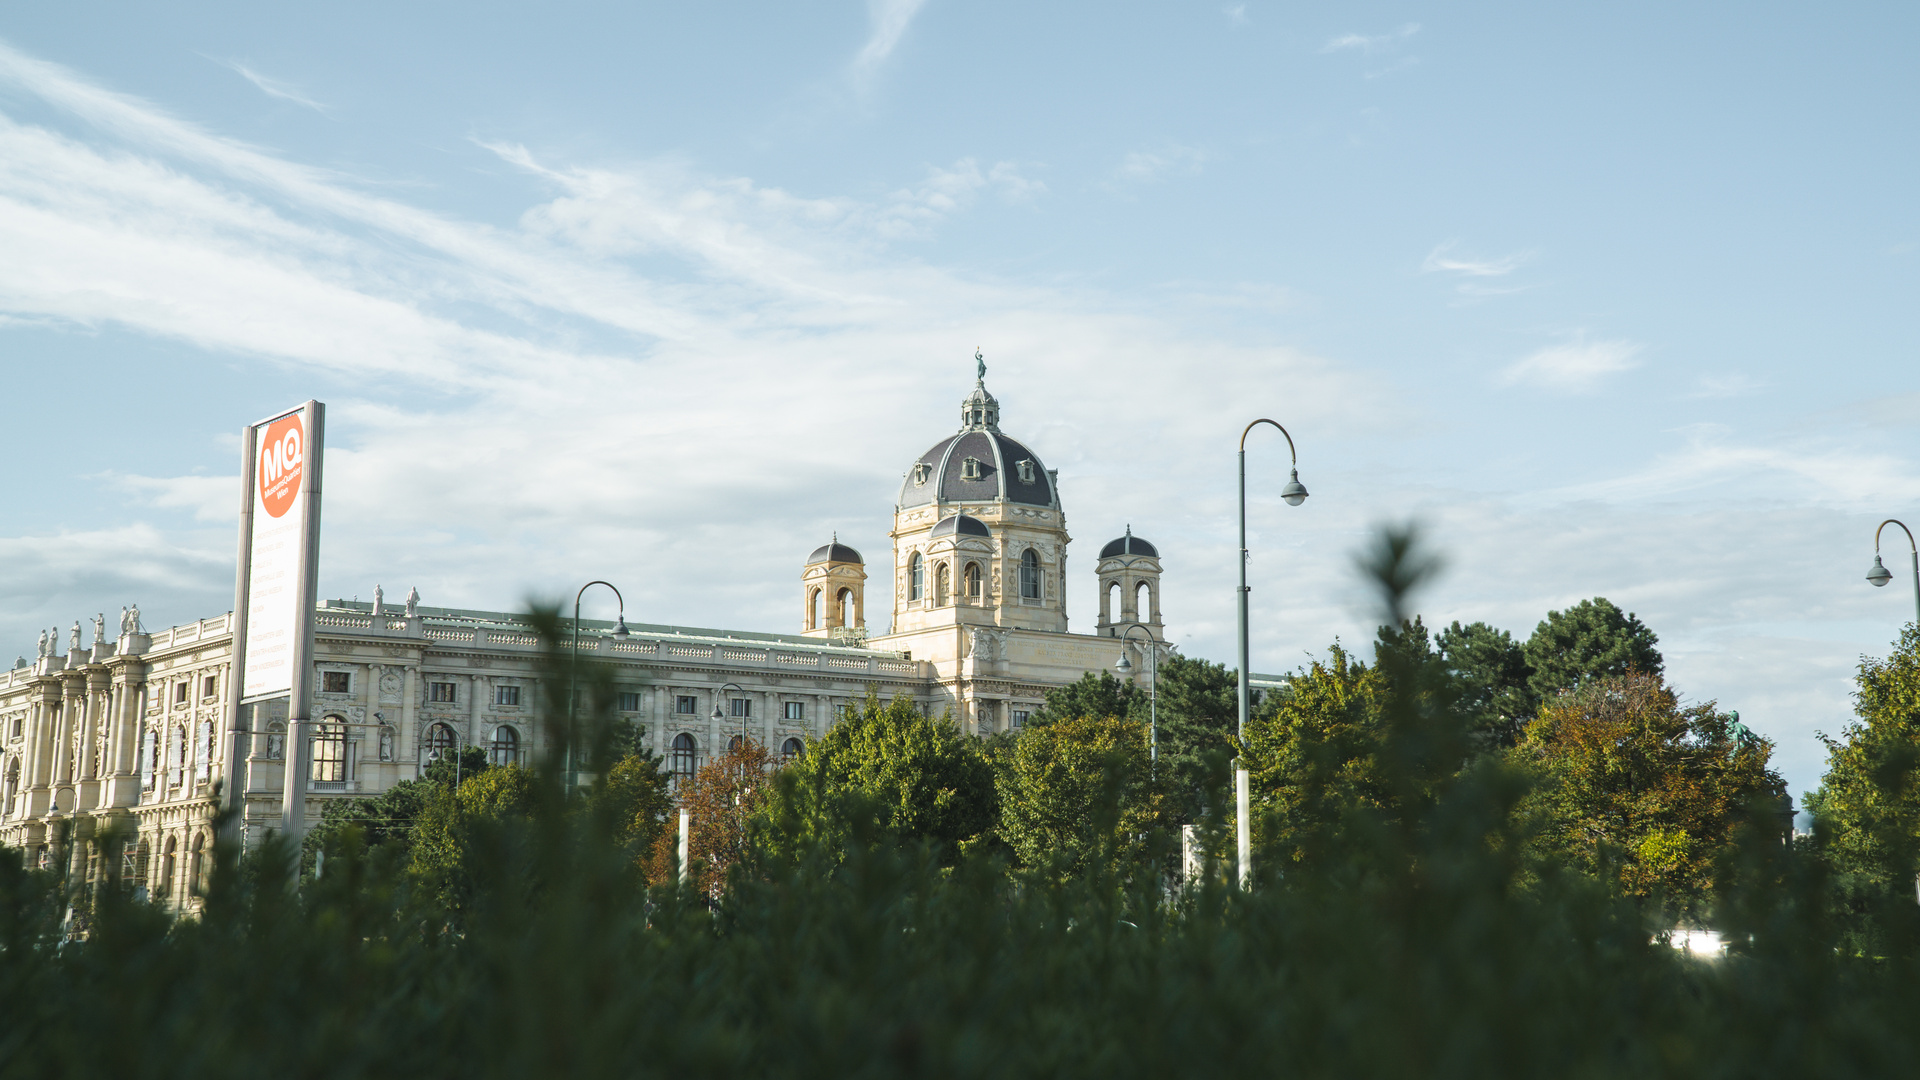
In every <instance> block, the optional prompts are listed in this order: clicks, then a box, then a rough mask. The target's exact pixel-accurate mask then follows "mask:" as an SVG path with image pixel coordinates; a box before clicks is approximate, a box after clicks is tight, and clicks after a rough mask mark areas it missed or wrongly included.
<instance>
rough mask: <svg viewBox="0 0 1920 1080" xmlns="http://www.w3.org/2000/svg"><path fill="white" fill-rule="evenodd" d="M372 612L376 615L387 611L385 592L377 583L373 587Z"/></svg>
mask: <svg viewBox="0 0 1920 1080" xmlns="http://www.w3.org/2000/svg"><path fill="white" fill-rule="evenodd" d="M373 613H374V615H376V616H379V615H385V614H386V613H387V594H386V591H385V590H384V589H382V588H380V586H378V585H375V586H374V587H373Z"/></svg>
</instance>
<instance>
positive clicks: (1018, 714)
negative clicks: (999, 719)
mask: <svg viewBox="0 0 1920 1080" xmlns="http://www.w3.org/2000/svg"><path fill="white" fill-rule="evenodd" d="M1027 716H1028V714H1027V712H1026V711H1025V710H1023V709H1015V710H1013V723H1012V724H1011V725H1009V726H1011V727H1012V728H1013V730H1015V731H1019V730H1020V729H1021V728H1023V727H1026V726H1027Z"/></svg>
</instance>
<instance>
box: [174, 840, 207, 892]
mask: <svg viewBox="0 0 1920 1080" xmlns="http://www.w3.org/2000/svg"><path fill="white" fill-rule="evenodd" d="M206 846H207V838H206V836H205V834H202V835H199V836H195V837H194V838H193V854H191V855H189V856H187V888H186V893H185V895H183V896H181V898H180V899H182V900H186V899H189V898H191V897H194V896H198V895H200V894H202V893H204V892H206V889H207V883H206V881H205V880H204V878H203V877H202V875H203V874H204V873H205V872H206V861H205V860H204V859H203V858H202V856H204V855H205V854H206Z"/></svg>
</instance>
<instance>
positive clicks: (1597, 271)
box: [0, 0, 1920, 793]
mask: <svg viewBox="0 0 1920 1080" xmlns="http://www.w3.org/2000/svg"><path fill="white" fill-rule="evenodd" d="M1917 30H1920V8H1916V7H1914V6H1912V5H1895V4H1881V5H1861V4H1852V5H1849V4H1832V5H1803V4H1802V5H1787V4H1769V3H1762V4H1752V3H1747V4H1724V3H1723V4H1696V5H1681V6H1675V5H1671V4H1652V3H1631V2H1628V3H1609V4H1579V5H1539V4H1518V3H1515V4H1501V3H1477V4H1471V5H1458V4H1379V3H1342V4H1289V5H1277V4H1263V3H1254V2H1249V3H1229V4H1225V5H1223V4H1221V3H1219V2H1217V0H1216V2H1213V3H1117V2H1111V0H1109V2H1105V3H1097V4H1094V3H1087V4H1075V3H1054V4H1033V3H995V2H975V3H968V4H960V3H956V2H952V0H870V2H867V3H860V2H857V0H836V2H789V3H781V4H764V3H763V4H749V3H714V4H701V5H684V4H646V3H622V4H596V3H579V2H566V0H549V2H546V3H542V4H538V5H534V4H507V3H484V2H475V0H468V2H466V3H461V4H452V3H414V4H408V5H394V4H390V3H388V4H374V3H364V4H363V3H330V4H309V5H298V6H296V5H281V4H259V3H251V4H243V3H225V2H202V3H192V2H182V3H176V4H169V5H148V4H132V3H119V4H99V3H80V4H62V5H24V4H10V5H5V6H4V7H0V377H4V380H5V381H4V391H0V394H3V395H4V396H3V397H0V400H4V402H5V403H6V405H7V406H8V407H7V408H6V411H5V417H6V419H5V420H4V421H3V422H0V455H3V460H5V461H6V462H7V464H8V466H9V467H8V468H7V469H6V470H5V472H4V473H3V474H0V508H3V509H0V649H4V650H5V651H6V652H7V653H8V654H9V655H8V657H6V659H11V656H12V655H26V656H31V655H32V653H33V649H34V640H35V637H36V635H37V633H38V631H39V630H40V629H41V628H44V627H50V626H54V625H59V626H62V627H64V626H67V625H69V624H70V623H72V622H73V621H74V620H76V619H84V618H88V617H90V616H91V615H92V614H93V613H95V612H98V611H105V612H108V613H109V614H110V617H111V614H112V613H114V612H115V611H116V610H117V608H118V606H120V605H123V604H128V603H133V602H138V603H139V604H140V606H141V608H142V611H143V612H144V614H145V618H146V621H147V623H148V625H149V626H152V627H162V626H167V625H171V624H175V623H180V622H185V621H188V620H191V619H195V618H200V617H204V616H211V615H216V614H219V613H221V612H224V611H226V610H227V609H228V608H229V607H231V605H232V595H233V590H232V580H233V559H234V554H233V553H234V549H235V510H236V507H237V506H238V503H239V497H238V496H239V493H238V479H237V477H238V471H239V469H238V462H237V456H238V447H239V438H238V433H239V430H240V429H241V428H242V427H243V426H244V425H245V424H247V423H248V422H250V421H254V420H258V419H261V418H263V417H266V416H268V415H271V414H274V413H276V412H278V411H280V410H282V409H284V408H287V407H289V406H291V405H293V404H295V403H297V402H299V401H303V400H305V399H307V398H309V397H314V398H318V399H320V400H322V401H324V402H326V403H327V405H328V409H329V413H328V446H327V458H326V473H325V475H326V485H327V487H326V494H325V498H324V507H323V515H324V526H323V540H322V569H321V591H322V593H323V595H325V596H343V597H359V598H362V599H369V598H371V595H372V592H373V589H374V586H375V585H376V584H381V585H383V586H384V587H385V590H386V593H387V595H388V596H389V597H394V596H398V595H401V594H403V593H405V592H406V590H407V589H408V588H409V587H417V588H418V589H419V590H420V593H421V595H422V598H423V601H424V602H425V603H428V604H437V605H446V606H455V607H479V608H489V609H495V610H506V609H513V608H516V607H518V606H519V605H522V604H524V603H526V602H528V601H529V600H530V599H542V598H544V599H549V600H552V599H558V598H560V597H562V596H565V595H567V594H570V593H572V592H573V591H574V590H575V589H576V588H577V587H578V585H579V584H580V583H581V582H584V581H587V580H589V579H593V578H604V579H607V580H610V581H612V582H614V583H615V584H616V585H617V586H619V588H620V589H621V591H622V593H623V595H624V597H625V600H626V613H627V615H628V617H629V618H630V619H633V620H635V621H642V622H654V623H676V624H684V625H696V626H712V627H726V628H734V629H740V630H755V631H786V632H791V631H795V630H797V629H798V623H799V619H800V615H801V603H800V587H799V572H800V565H801V562H802V561H803V560H804V558H805V557H806V555H807V553H808V552H810V551H811V550H812V549H813V548H814V547H816V546H818V545H819V544H821V543H823V542H825V541H826V539H827V538H828V537H829V536H831V535H833V534H834V533H835V532H837V533H838V535H839V536H840V538H841V539H842V540H843V541H845V542H848V543H850V544H852V545H854V546H855V547H857V548H859V549H860V550H861V551H863V552H865V553H866V556H867V560H868V564H869V567H870V568H871V569H872V570H873V572H874V576H875V577H876V578H878V579H880V582H881V584H880V585H879V586H878V588H879V590H880V595H881V596H882V597H884V596H885V592H886V587H885V584H884V581H885V574H886V571H887V569H888V567H889V566H890V563H891V557H892V556H891V551H890V546H889V541H888V538H887V531H888V529H889V527H890V524H891V521H890V519H891V512H892V506H893V499H894V497H895V494H896V492H897V491H898V485H899V483H900V478H901V475H902V473H903V472H904V471H905V470H906V468H907V466H908V465H909V464H910V463H911V462H912V461H913V460H914V459H915V457H916V456H917V455H918V454H919V453H920V452H921V451H923V450H924V449H925V448H926V447H928V446H930V445H931V444H933V443H934V442H935V441H936V440H938V439H939V438H941V437H943V436H944V435H946V434H948V433H950V432H951V431H952V430H953V429H954V427H955V426H956V424H957V421H958V412H957V410H958V406H959V401H960V399H961V398H962V397H963V396H964V395H965V394H966V393H967V392H968V391H969V390H970V389H971V388H972V377H973V354H974V351H975V349H976V348H977V349H979V350H981V352H982V353H983V355H984V357H985V359H986V362H987V365H988V372H987V385H988V388H989V389H990V390H991V391H993V393H994V394H995V395H996V396H997V397H998V398H999V399H1000V402H1001V420H1002V427H1003V429H1005V430H1006V431H1007V432H1008V433H1009V434H1012V435H1013V436H1015V437H1016V438H1019V439H1021V440H1022V441H1024V442H1025V443H1026V444H1027V445H1029V446H1030V447H1031V448H1032V449H1033V450H1034V451H1035V452H1036V453H1037V454H1038V455H1039V457H1040V458H1041V459H1042V461H1043V462H1044V464H1045V465H1046V466H1047V467H1049V468H1053V469H1057V470H1058V471H1059V473H1060V483H1061V489H1062V496H1063V501H1064V506H1065V510H1066V514H1067V521H1068V525H1069V527H1070V529H1071V530H1072V532H1073V535H1074V536H1075V538H1076V543H1075V545H1074V547H1073V549H1072V550H1071V552H1070V555H1069V564H1068V567H1069V570H1068V574H1069V578H1068V583H1067V588H1068V600H1069V613H1070V615H1071V617H1072V620H1073V628H1074V629H1079V630H1085V629H1089V628H1090V627H1091V625H1092V623H1093V618H1094V613H1095V610H1096V608H1097V603H1098V598H1097V596H1096V594H1095V591H1094V573H1093V564H1094V558H1093V556H1094V554H1095V553H1096V552H1097V550H1098V547H1099V546H1100V544H1102V543H1104V542H1105V540H1107V539H1109V538H1111V537H1114V536H1118V535H1120V533H1121V532H1122V530H1123V529H1125V528H1127V527H1128V526H1131V527H1132V528H1133V530H1134V531H1135V532H1136V533H1137V534H1139V535H1141V536H1143V537H1146V538H1148V539H1150V540H1152V541H1153V542H1154V543H1155V544H1156V545H1158V546H1159V548H1160V550H1161V552H1162V554H1163V561H1164V563H1165V566H1166V574H1165V583H1164V588H1163V594H1164V595H1163V609H1164V613H1165V616H1166V618H1167V622H1168V635H1169V637H1170V638H1171V640H1172V641H1173V642H1174V643H1175V644H1177V645H1178V646H1179V647H1180V648H1181V649H1182V650H1183V651H1184V652H1186V653H1187V654H1189V655H1194V656H1203V657H1208V658H1211V659H1215V660H1220V661H1226V662H1231V660H1232V657H1233V638H1234V612H1233V596H1234V594H1233V588H1234V582H1233V580H1232V578H1233V572H1234V557H1235V555H1234V548H1235V540H1234V528H1235V446H1236V440H1237V439H1238V437H1239V433H1240V430H1241V429H1242V427H1243V426H1244V425H1245V424H1246V423H1247V422H1248V421H1251V420H1253V419H1255V418H1256V417H1262V416H1265V417H1271V418H1273V419H1275V420H1278V421H1279V422H1280V423H1282V424H1284V425H1286V427H1287V429H1288V431H1289V432H1290V433H1291V435H1292V437H1293V439H1294V442H1295V443H1296V445H1297V447H1298V453H1299V469H1300V477H1301V479H1302V480H1303V481H1304V482H1305V483H1306V485H1307V487H1308V488H1309V490H1310V491H1311V492H1312V496H1311V498H1309V499H1308V500H1307V502H1306V503H1305V505H1303V506H1301V507H1298V508H1294V507H1289V506H1287V505H1285V504H1284V503H1283V502H1282V501H1281V500H1280V499H1279V491H1280V488H1281V485H1282V484H1284V482H1285V480H1286V475H1287V472H1286V470H1287V468H1288V467H1289V461H1288V458H1287V455H1286V446H1285V443H1284V441H1283V440H1280V439H1278V438H1276V437H1275V433H1273V432H1272V431H1271V430H1270V429H1262V430H1261V431H1258V432H1256V433H1255V434H1254V435H1253V437H1252V439H1251V440H1250V442H1249V449H1248V460H1249V481H1248V499H1249V509H1248V515H1249V519H1248V530H1249V547H1250V549H1251V555H1250V559H1249V576H1250V582H1251V585H1252V588H1253V592H1252V605H1253V617H1252V631H1251V634H1252V643H1253V665H1252V666H1253V667H1254V669H1255V670H1257V671H1267V672H1280V671H1286V670H1290V669H1293V668H1296V667H1298V666H1300V665H1301V664H1304V663H1306V662H1308V661H1309V659H1310V658H1311V657H1313V656H1316V655H1317V656H1324V655H1325V652H1326V650H1327V648H1328V647H1329V646H1330V645H1332V644H1333V643H1334V642H1335V641H1336V640H1338V641H1341V642H1344V643H1345V644H1347V645H1349V646H1362V647H1364V645H1365V643H1366V642H1369V641H1370V640H1371V638H1372V636H1373V627H1374V625H1375V624H1376V623H1377V621H1378V619H1377V612H1376V610H1375V607H1374V603H1373V600H1372V599H1371V597H1370V593H1369V591H1368V589H1367V588H1366V587H1365V585H1364V584H1363V583H1362V582H1361V581H1360V580H1359V579H1358V578H1357V577H1356V575H1355V573H1354V570H1353V554H1354V552H1355V551H1356V550H1358V549H1359V548H1360V547H1362V546H1363V545H1364V544H1365V543H1366V542H1367V540H1368V537H1369V536H1370V535H1371V534H1372V532H1373V530H1375V529H1376V528H1377V527H1379V526H1380V525H1381V524H1383V523H1399V522H1409V521H1411V522H1416V523H1417V524H1418V525H1419V526H1420V527H1421V529H1422V531H1423V536H1424V537H1425V540H1426V542H1427V543H1428V544H1429V545H1430V549H1431V550H1432V551H1434V552H1435V553H1437V554H1438V555H1440V556H1441V557H1442V558H1443V559H1444V563H1445V570H1444V573H1443V574H1442V575H1441V576H1440V578H1439V579H1438V580H1437V581H1436V582H1434V583H1433V584H1432V585H1431V586H1430V587H1428V588H1427V589H1426V590H1425V591H1424V592H1423V593H1422V594H1421V595H1419V596H1418V597H1417V598H1416V607H1417V608H1418V610H1419V611H1420V612H1421V613H1422V614H1423V617H1424V619H1425V620H1426V621H1427V622H1428V623H1429V624H1437V625H1444V624H1446V623H1449V622H1451V621H1453V620H1461V621H1466V622H1470V621H1474V620H1484V621H1487V622H1490V623H1492V624H1494V625H1496V626H1499V627H1502V628H1505V629H1508V630H1511V631H1512V632H1514V633H1515V634H1516V636H1518V637H1522V638H1524V637H1525V636H1527V635H1528V634H1530V633H1531V632H1532V629H1533V627H1534V626H1535V624H1537V623H1538V622H1539V621H1540V620H1541V619H1542V618H1543V617H1544V616H1545V615H1546V613H1547V612H1548V611H1550V610H1559V609H1564V608H1565V607H1567V606H1569V605H1572V604H1575V603H1578V602H1579V601H1580V600H1582V599H1585V598H1587V597H1592V596H1605V597H1608V598H1609V599H1611V600H1613V601H1614V602H1616V603H1618V604H1619V605H1620V606H1621V607H1622V608H1625V609H1627V610H1630V611H1633V612H1634V613H1636V614H1637V615H1638V616H1639V617H1640V618H1641V619H1642V620H1643V621H1645V622H1646V623H1647V624H1648V625H1649V626H1651V627H1652V628H1653V629H1654V631H1655V632H1656V633H1658V634H1659V636H1660V647H1661V649H1662V651H1663V652H1664V654H1665V657H1666V662H1667V675H1668V677H1669V679H1670V680H1671V682H1672V684H1673V685H1674V686H1675V687H1676V688H1677V689H1678V690H1679V691H1680V692H1681V693H1682V695H1683V696H1684V697H1685V698H1686V699H1687V700H1689V701H1717V702H1718V703H1719V704H1720V706H1721V707H1722V708H1729V709H1737V710H1739V712H1740V714H1741V717H1742V719H1743V720H1744V721H1745V722H1746V723H1747V724H1748V725H1749V726H1751V727H1753V728H1754V729H1755V730H1757V731H1759V732H1761V733H1762V734H1764V735H1766V736H1767V737H1769V738H1770V739H1772V740H1774V742H1775V744H1776V762H1777V764H1778V766H1779V768H1780V769H1781V770H1782V771H1783V772H1784V773H1785V775H1786V776H1787V779H1788V781H1789V783H1790V785H1791V787H1792V790H1793V791H1794V792H1796V793H1799V792H1803V791H1806V790H1808V789H1810V788H1812V787H1813V786H1815V785H1816V784H1817V783H1818V779H1819V775H1820V773H1821V771H1822V768H1823V761H1824V751H1823V750H1822V747H1821V744H1820V742H1819V740H1818V733H1820V732H1825V733H1828V734H1837V733H1838V732H1840V730H1841V729H1842V728H1843V727H1844V725H1845V724H1846V723H1847V722H1848V720H1849V718H1850V715H1851V701H1850V693H1851V690H1852V686H1853V681H1852V680H1853V676H1854V673H1855V670H1856V668H1857V666H1858V664H1859V662H1860V658H1861V656H1863V655H1884V654H1885V653H1886V651H1887V650H1888V648H1889V645H1890V643H1891V642H1892V640H1893V639H1894V638H1895V637H1896V635H1897V634H1898V633H1899V628H1900V626H1901V625H1902V623H1903V622H1904V621H1906V620H1909V619H1911V618H1912V617H1913V614H1914V606H1913V597H1912V595H1911V588H1910V587H1911V586H1912V584H1913V583H1912V582H1910V581H1908V580H1907V576H1906V571H1907V569H1908V568H1909V566H1910V563H1909V562H1908V558H1909V557H1908V554H1907V548H1906V542H1905V538H1904V536H1902V535H1900V534H1898V532H1897V531H1896V530H1891V529H1890V530H1889V533H1890V535H1889V536H1888V537H1886V538H1885V544H1884V550H1885V552H1886V553H1888V554H1889V555H1890V556H1892V557H1890V558H1889V559H1888V563H1889V566H1890V567H1892V568H1893V569H1894V570H1895V571H1896V574H1897V575H1898V576H1897V577H1896V579H1895V581H1894V583H1893V585H1892V586H1890V587H1888V588H1883V589H1875V588H1873V587H1871V586H1870V585H1868V584H1867V583H1866V581H1865V580H1864V575H1865V572H1866V570H1867V568H1868V567H1869V566H1870V565H1871V560H1872V555H1873V534H1874V528H1875V526H1876V524H1877V523H1879V522H1880V521H1881V520H1882V519H1884V518H1887V517H1899V516H1902V515H1905V516H1906V517H1907V518H1909V519H1920V438H1917V436H1920V377H1916V371H1917V370H1920V367H1917V366H1916V364H1915V363H1914V357H1915V356H1916V352H1917V350H1916V345H1920V319H1917V317H1916V314H1917V313H1920V305H1917V304H1916V303H1915V302H1914V299H1915V295H1916V285H1920V246H1917V245H1920V206H1917V205H1916V199H1915V194H1914V193H1915V192H1916V191H1920V182H1917V181H1920V175H1916V173H1920V154H1916V150H1917V149H1920V125H1916V124H1915V123H1914V112H1915V105H1916V90H1917V89H1920V74H1916V72H1920V69H1917V68H1916V67H1915V65H1913V64H1912V62H1911V54H1912V51H1913V45H1914V43H1915V40H1916V31H1917ZM1913 523H1914V524H1915V525H1916V526H1920V520H1913ZM885 607H886V604H885V602H884V599H883V600H882V601H881V602H879V603H874V602H870V603H869V604H868V609H869V611H880V612H884V609H885ZM587 611H588V613H589V614H593V615H596V616H600V617H606V616H609V615H611V613H612V609H611V606H610V601H609V600H608V599H606V598H604V597H602V596H590V597H589V598H588V601H587ZM884 618H885V616H884V614H881V615H880V619H884Z"/></svg>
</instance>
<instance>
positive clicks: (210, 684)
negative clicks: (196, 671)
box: [200, 675, 220, 697]
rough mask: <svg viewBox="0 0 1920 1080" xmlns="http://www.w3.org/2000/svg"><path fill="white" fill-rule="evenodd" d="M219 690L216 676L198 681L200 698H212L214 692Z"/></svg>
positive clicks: (218, 678)
mask: <svg viewBox="0 0 1920 1080" xmlns="http://www.w3.org/2000/svg"><path fill="white" fill-rule="evenodd" d="M219 689H220V677H219V676H217V675H209V676H207V677H206V678H204V679H201V680H200V696H201V697H212V696H213V695H214V692H215V691H217V690H219Z"/></svg>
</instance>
